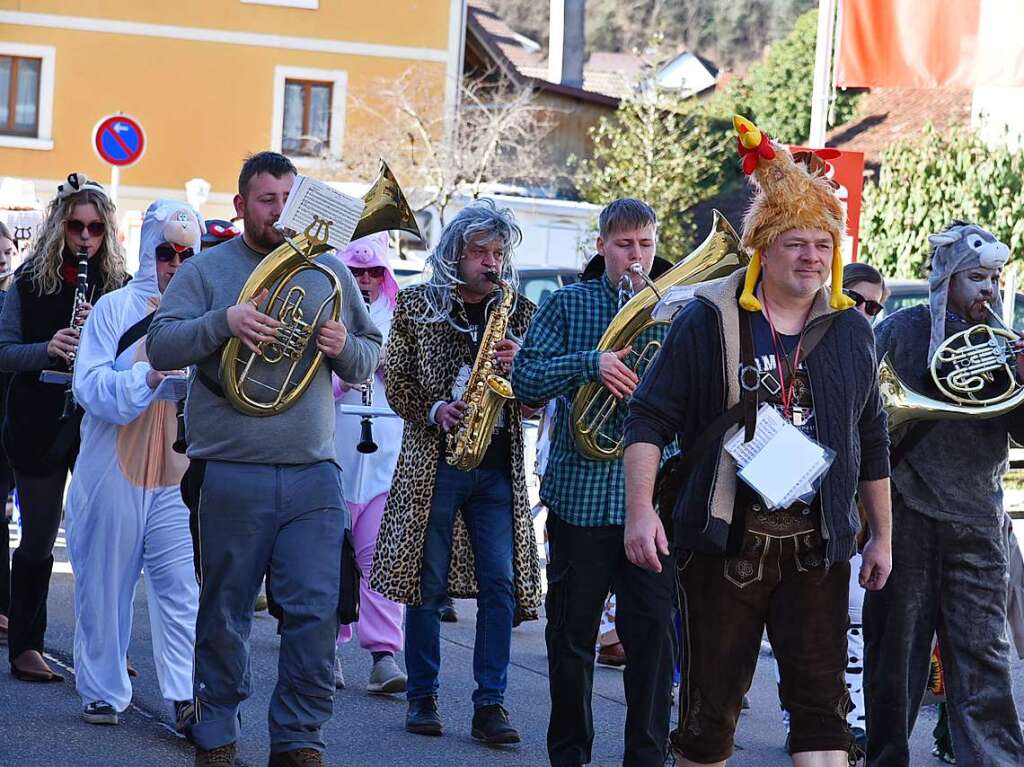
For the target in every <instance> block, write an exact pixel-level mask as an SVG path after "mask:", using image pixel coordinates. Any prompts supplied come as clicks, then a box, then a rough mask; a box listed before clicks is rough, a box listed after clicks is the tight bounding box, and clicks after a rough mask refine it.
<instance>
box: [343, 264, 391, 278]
mask: <svg viewBox="0 0 1024 767" xmlns="http://www.w3.org/2000/svg"><path fill="white" fill-rule="evenodd" d="M348 270H349V271H350V272H352V276H353V277H355V278H356V279H357V280H358V279H359V278H360V277H362V276H363V275H364V274H369V275H370V276H371V277H373V278H374V279H375V280H382V279H384V267H383V266H370V267H366V268H363V267H361V266H350V267H349V268H348Z"/></svg>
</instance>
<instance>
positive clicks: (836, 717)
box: [625, 117, 890, 767]
mask: <svg viewBox="0 0 1024 767" xmlns="http://www.w3.org/2000/svg"><path fill="white" fill-rule="evenodd" d="M734 125H735V127H736V130H737V133H738V143H739V148H740V154H741V156H742V157H743V167H744V170H745V171H746V172H747V173H748V174H750V175H751V177H752V179H753V180H754V182H755V187H756V193H755V197H754V200H753V203H752V204H751V207H750V210H749V212H748V213H747V216H746V218H745V220H744V226H743V240H742V241H743V245H744V247H745V248H747V250H748V251H750V253H751V261H750V265H749V266H748V267H747V269H746V270H740V271H738V272H735V273H733V274H732V275H730V276H728V277H725V278H723V279H720V280H714V281H712V282H708V283H704V284H702V285H700V286H699V287H698V288H697V290H696V292H695V300H693V301H691V302H690V303H689V304H688V305H687V306H685V307H684V308H683V309H682V310H681V311H680V312H679V314H678V315H677V316H676V318H675V320H674V321H673V324H672V327H671V330H670V331H669V334H668V337H667V338H666V340H665V345H664V347H663V348H662V350H661V353H660V354H659V355H658V357H657V359H656V360H655V362H654V363H653V365H652V366H651V368H650V369H649V370H648V372H647V374H646V375H645V376H644V378H643V380H642V381H641V382H640V385H639V387H638V388H637V390H636V393H635V394H634V395H633V398H632V400H631V401H630V406H629V417H628V419H627V422H626V445H627V447H626V455H625V460H626V492H627V496H626V534H625V546H626V553H627V556H628V557H629V559H630V560H631V561H633V562H634V563H636V564H638V565H641V566H645V567H649V568H651V569H657V568H658V567H659V557H658V555H659V553H661V554H664V553H667V552H668V551H669V541H668V536H667V535H666V532H665V528H664V525H663V523H662V521H661V519H659V516H658V513H657V512H656V511H655V508H654V504H653V502H652V495H653V492H654V488H655V475H656V472H657V470H658V464H659V459H660V456H661V450H662V448H663V447H664V446H665V445H667V444H669V443H670V442H671V441H672V440H673V439H678V441H679V447H680V450H681V453H682V456H683V457H682V458H681V459H680V460H679V462H678V463H676V464H675V466H674V467H673V470H672V472H673V476H674V477H676V478H677V482H675V483H671V482H669V483H665V484H664V485H663V486H669V485H672V484H676V485H677V486H678V493H677V494H675V497H674V498H671V499H670V498H668V497H667V494H665V493H659V497H658V504H659V507H661V513H662V515H663V517H667V516H668V515H669V513H671V518H672V538H673V541H672V542H673V549H674V553H675V555H676V561H677V572H676V576H677V582H678V586H679V598H680V604H681V605H682V610H683V622H684V623H683V643H684V650H683V657H684V662H685V667H684V669H683V672H682V685H681V688H680V716H679V726H678V728H677V729H676V730H675V731H674V732H673V733H672V745H673V747H674V749H675V751H676V753H677V756H678V757H680V759H681V761H680V764H683V765H690V764H718V765H724V764H725V760H726V759H728V758H729V756H730V755H731V754H732V751H733V736H734V733H735V729H736V723H737V720H738V718H739V713H740V707H741V703H742V699H743V694H744V692H746V690H747V689H748V687H749V686H750V682H751V679H752V677H753V673H754V669H755V666H756V664H757V657H758V654H759V650H760V645H761V636H762V633H763V632H764V629H765V627H766V626H767V629H768V636H769V638H770V640H771V642H772V647H773V649H774V651H775V655H776V657H777V659H778V662H779V670H780V676H781V684H780V697H781V699H782V704H783V706H784V707H785V708H786V709H787V710H788V711H789V712H790V715H791V737H790V742H789V745H790V752H791V754H792V758H793V763H794V764H796V765H801V766H803V765H835V766H836V767H839V766H840V765H844V766H845V765H846V764H847V754H848V752H849V750H850V748H851V746H852V743H853V738H852V734H851V732H850V729H849V727H848V726H847V723H846V719H845V714H846V710H847V708H848V706H849V695H848V692H847V690H846V684H845V680H844V676H843V675H844V670H845V668H846V660H847V657H846V626H847V620H848V619H847V607H848V599H849V573H850V564H849V560H850V557H851V556H852V555H853V554H854V553H855V551H856V548H857V544H856V535H857V532H858V528H859V519H858V514H857V510H856V508H855V506H854V502H853V498H854V492H855V491H857V492H859V494H860V497H861V500H862V501H863V503H864V506H865V508H866V510H867V512H868V517H869V519H870V521H871V527H872V533H873V535H872V538H871V539H870V540H869V542H868V543H867V546H866V547H865V550H864V555H863V560H864V564H863V566H862V568H861V572H860V581H861V583H862V584H864V585H865V586H866V587H867V588H869V589H878V588H881V587H882V586H883V585H884V584H885V581H886V578H887V577H888V574H889V569H890V564H889V562H890V552H889V548H890V542H889V480H888V475H889V461H888V439H887V432H886V428H885V415H884V413H883V411H882V405H881V400H880V397H879V392H878V381H877V376H876V374H875V369H876V365H875V353H874V341H873V337H872V333H871V328H870V326H869V325H868V323H867V320H866V319H865V318H864V317H863V316H862V315H860V314H859V313H857V312H851V311H845V310H846V309H848V308H849V307H850V306H852V305H853V302H852V301H851V300H850V299H849V298H848V297H847V296H845V295H843V293H842V285H841V281H842V269H841V265H842V259H841V256H840V253H839V244H840V240H841V238H842V235H843V233H844V231H845V227H846V217H845V212H844V210H843V208H842V205H841V204H840V202H839V200H838V199H837V198H836V197H835V195H834V193H833V190H832V188H831V186H830V185H829V184H828V182H827V181H826V179H824V178H823V177H822V176H820V175H819V174H815V173H808V172H807V170H805V168H804V167H802V166H801V165H799V164H797V163H796V162H795V161H794V159H793V157H792V156H791V155H790V153H789V152H788V151H787V150H786V149H785V148H784V147H781V146H778V145H777V144H774V143H773V142H772V141H771V140H770V138H769V137H768V135H767V134H765V133H763V132H761V131H759V130H758V129H757V127H756V126H755V125H754V124H753V123H751V122H749V121H748V120H745V119H743V118H741V117H737V118H735V119H734ZM830 272H831V274H832V287H831V290H829V289H827V288H826V287H825V286H826V284H827V282H828V279H829V273H830ZM769 406H770V407H773V408H774V409H775V411H776V412H777V413H778V415H779V416H781V420H782V421H783V422H788V424H790V425H792V427H795V429H794V430H793V431H795V432H796V437H797V438H798V439H801V440H813V441H815V442H817V443H819V444H820V445H821V446H823V447H824V448H827V449H828V450H830V451H832V452H834V454H835V455H834V458H833V460H832V462H831V465H830V466H829V468H828V469H827V471H826V472H825V473H824V475H823V477H822V478H821V481H820V483H819V484H818V485H816V486H815V489H814V490H812V491H811V492H807V493H801V494H800V495H799V498H798V500H796V501H792V502H788V501H787V502H785V504H773V503H770V502H769V501H767V500H765V499H764V498H762V497H761V494H760V493H758V492H756V491H755V490H754V487H753V485H751V486H748V485H746V484H744V483H741V482H740V481H739V478H738V476H737V463H736V461H735V459H734V458H733V456H732V455H731V454H730V453H729V452H728V451H727V450H726V449H725V443H726V442H727V441H729V440H730V439H731V438H732V437H733V435H735V434H737V433H738V432H739V431H740V429H742V430H743V433H742V434H741V435H740V437H741V438H742V440H743V441H744V442H746V443H750V442H751V440H752V437H753V436H754V435H755V433H756V432H757V431H758V430H759V429H758V427H759V423H760V422H761V421H762V419H764V423H768V422H769V421H771V420H776V421H778V419H777V418H771V417H770V416H772V415H773V414H772V413H771V412H770V409H769ZM786 428H788V426H787V427H786ZM790 433H791V432H790ZM765 449H766V450H769V451H771V449H772V448H771V447H770V446H769V447H767V448H765ZM766 457H767V458H769V459H771V460H772V461H773V462H774V463H775V465H779V466H783V465H784V464H786V463H787V461H789V460H791V456H790V455H789V454H786V455H782V456H778V455H774V456H773V455H772V453H771V452H769V453H768V454H767V456H766Z"/></svg>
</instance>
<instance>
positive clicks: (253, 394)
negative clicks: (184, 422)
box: [220, 160, 422, 416]
mask: <svg viewBox="0 0 1024 767" xmlns="http://www.w3.org/2000/svg"><path fill="white" fill-rule="evenodd" d="M363 201H364V202H365V203H366V207H365V208H364V210H363V215H362V216H361V217H360V219H359V222H358V223H357V224H356V229H355V232H354V233H353V235H352V239H358V238H359V237H366V236H367V235H370V234H375V233H377V232H383V231H389V230H392V229H400V230H403V231H406V232H410V233H412V234H415V235H416V236H417V237H420V238H421V239H422V237H421V235H420V231H419V227H418V226H417V224H416V218H415V216H414V215H413V212H412V209H411V208H410V207H409V203H408V202H407V201H406V199H405V195H403V194H402V190H401V188H400V187H399V186H398V182H397V181H396V180H395V177H394V175H393V174H392V173H391V170H390V168H388V166H387V163H385V162H384V161H383V160H381V163H380V172H379V174H378V176H377V179H376V180H375V181H374V183H373V184H372V185H371V187H370V189H369V191H367V192H366V194H365V195H364V196H363ZM330 226H331V222H330V221H324V220H322V219H319V218H316V217H315V218H314V221H313V223H312V224H310V225H309V227H307V228H306V231H305V232H303V233H302V234H300V235H297V236H296V237H285V241H284V243H283V244H282V245H280V246H278V247H277V248H275V249H274V250H273V251H271V252H270V253H268V254H267V255H266V257H264V259H263V260H262V261H260V263H259V264H257V265H256V268H255V269H254V270H253V272H252V274H251V275H249V279H247V280H246V281H245V285H243V286H242V292H241V293H240V294H239V296H238V303H242V302H243V301H250V302H252V303H253V305H254V306H256V308H257V309H259V310H260V311H262V312H264V313H265V314H268V315H270V316H272V317H274V318H276V319H277V320H278V321H280V322H281V323H282V326H281V327H280V328H278V329H277V331H275V337H274V339H273V340H272V341H269V342H266V343H262V344H260V345H259V346H258V347H257V350H256V352H252V351H251V350H250V349H248V348H247V347H246V346H244V345H243V344H242V342H241V340H239V339H238V338H237V337H232V338H230V339H229V340H228V342H227V344H226V345H225V347H224V351H223V352H222V353H221V361H220V378H221V383H222V386H223V388H224V394H225V396H226V397H227V399H228V401H229V402H231V404H232V405H233V406H234V407H235V409H236V410H238V411H239V412H241V413H244V414H246V415H251V416H268V415H277V414H278V413H283V412H284V411H285V410H287V409H288V408H290V407H291V406H292V405H294V404H295V403H296V402H297V401H298V399H299V397H301V396H302V395H303V394H304V393H305V391H306V389H308V388H309V385H310V384H311V383H312V382H313V379H314V378H315V377H316V374H317V371H318V370H319V368H320V363H321V362H322V361H323V357H324V355H323V352H321V351H320V350H319V349H317V350H316V351H315V352H314V353H313V354H312V355H309V354H308V353H307V351H308V347H309V342H310V341H311V340H312V339H313V337H314V336H315V334H316V332H317V328H318V324H319V322H320V321H321V320H327V319H331V320H337V319H338V317H340V316H341V283H340V281H339V280H338V276H337V275H336V274H335V273H334V272H333V271H332V270H331V269H329V268H327V267H325V266H322V265H320V264H318V263H317V262H316V260H315V259H316V257H317V256H319V255H320V254H322V253H326V252H327V251H329V250H331V249H332V248H331V246H330V245H328V244H327V239H328V232H329V230H330ZM309 273H315V274H316V275H319V276H320V277H321V278H322V279H324V280H325V281H326V282H327V297H326V298H324V299H323V300H321V301H319V302H318V303H317V305H316V306H315V307H312V308H311V307H310V306H309V305H308V304H309V300H308V299H307V298H306V294H307V289H308V288H309V282H308V275H309ZM300 275H301V276H302V279H301V280H299V279H298V278H299V277H300ZM300 282H302V283H304V284H299V283H300ZM264 290H267V291H268V297H267V300H266V302H265V303H264V304H263V305H262V306H258V305H257V299H258V297H259V296H260V294H261V293H262V292H263V291H264Z"/></svg>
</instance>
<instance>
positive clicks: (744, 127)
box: [732, 115, 854, 312]
mask: <svg viewBox="0 0 1024 767" xmlns="http://www.w3.org/2000/svg"><path fill="white" fill-rule="evenodd" d="M732 124H733V127H734V128H735V129H736V134H737V142H736V143H737V146H738V148H739V153H740V157H742V158H743V172H744V173H746V174H747V175H748V176H750V177H751V181H752V183H753V184H754V186H755V187H756V188H757V193H756V194H755V196H754V201H753V202H752V203H751V204H750V209H749V210H747V214H746V216H744V218H743V237H742V242H743V246H744V247H745V248H747V249H748V250H750V251H751V253H752V257H751V259H750V265H749V266H748V267H747V277H746V280H745V281H744V283H743V293H742V294H741V295H740V306H741V307H742V308H744V309H746V310H747V311H748V312H759V311H761V302H760V301H758V300H757V298H756V297H755V296H754V288H755V287H756V286H757V280H758V278H759V277H760V276H761V252H762V251H763V250H764V249H765V248H767V247H768V246H769V245H770V244H771V243H772V241H774V240H775V238H776V237H778V236H779V235H781V234H782V233H783V232H786V231H788V230H790V229H821V230H823V231H826V232H829V233H830V234H831V235H832V240H833V242H834V243H835V248H834V249H833V251H832V294H831V301H830V303H831V305H832V308H833V309H849V308H850V307H851V306H853V305H854V302H853V300H852V299H851V298H849V297H848V296H846V295H844V294H843V256H842V253H841V252H840V250H839V243H840V242H841V241H842V237H843V233H844V232H845V231H846V211H845V209H844V208H843V205H842V203H840V202H839V199H838V198H837V197H836V195H835V192H834V190H833V188H832V186H831V185H830V184H829V182H828V181H827V180H826V179H825V178H824V177H823V176H820V175H817V174H814V173H809V172H808V171H807V170H806V169H805V167H804V166H802V165H800V164H798V163H797V162H796V161H795V160H794V159H793V155H791V154H790V153H789V151H788V150H787V149H786V148H785V147H783V146H779V145H778V144H776V143H775V142H774V141H772V140H771V137H769V136H768V134H767V133H764V132H763V131H760V130H758V128H757V126H756V125H754V123H752V122H750V120H748V119H746V118H745V117H740V116H739V115H736V116H734V117H733V118H732Z"/></svg>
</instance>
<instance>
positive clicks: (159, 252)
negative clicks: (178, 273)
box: [156, 242, 195, 264]
mask: <svg viewBox="0 0 1024 767" xmlns="http://www.w3.org/2000/svg"><path fill="white" fill-rule="evenodd" d="M193 255H195V254H194V253H193V251H192V248H185V249H184V250H177V249H176V248H175V247H174V246H173V245H171V244H170V243H168V242H164V243H161V244H160V245H157V246H156V260H157V261H161V262H163V263H165V264H169V263H171V261H173V260H174V257H175V256H177V257H178V258H180V259H181V260H182V261H185V259H187V258H192V256H193Z"/></svg>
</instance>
